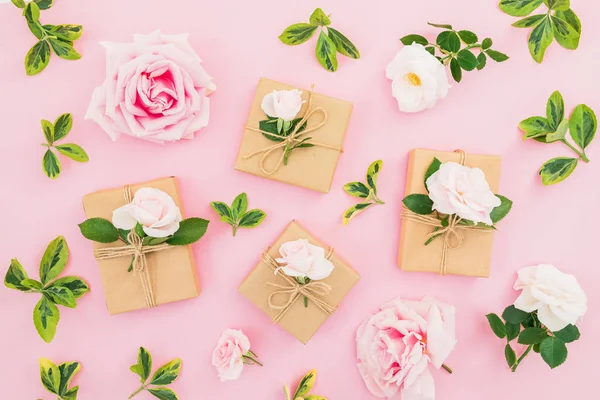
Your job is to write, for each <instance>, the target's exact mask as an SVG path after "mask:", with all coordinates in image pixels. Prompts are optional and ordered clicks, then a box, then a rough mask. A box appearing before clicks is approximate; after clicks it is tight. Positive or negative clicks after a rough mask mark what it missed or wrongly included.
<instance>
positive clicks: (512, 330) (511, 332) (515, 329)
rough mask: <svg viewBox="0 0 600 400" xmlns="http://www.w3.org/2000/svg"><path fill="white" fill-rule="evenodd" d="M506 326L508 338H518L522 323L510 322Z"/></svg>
mask: <svg viewBox="0 0 600 400" xmlns="http://www.w3.org/2000/svg"><path fill="white" fill-rule="evenodd" d="M505 328H506V340H508V341H509V342H510V341H512V340H514V339H516V338H517V337H518V336H519V332H520V331H521V325H519V324H509V323H508V322H507V323H506V324H505Z"/></svg>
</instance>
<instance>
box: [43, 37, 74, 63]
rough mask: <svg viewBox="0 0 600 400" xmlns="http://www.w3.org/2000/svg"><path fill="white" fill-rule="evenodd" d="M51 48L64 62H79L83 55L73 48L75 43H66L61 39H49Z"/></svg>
mask: <svg viewBox="0 0 600 400" xmlns="http://www.w3.org/2000/svg"><path fill="white" fill-rule="evenodd" d="M48 40H49V41H50V46H52V50H54V53H56V55H57V56H59V57H60V58H62V59H64V60H79V59H80V58H81V54H79V53H78V52H77V51H76V50H75V48H74V47H73V42H65V41H64V40H61V39H53V38H49V39H48Z"/></svg>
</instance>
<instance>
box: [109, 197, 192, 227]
mask: <svg viewBox="0 0 600 400" xmlns="http://www.w3.org/2000/svg"><path fill="white" fill-rule="evenodd" d="M181 220H182V217H181V211H180V210H179V207H177V204H175V201H174V200H173V198H172V197H171V196H169V195H168V194H167V193H165V192H163V191H162V190H158V189H154V188H141V189H139V190H138V191H137V192H135V195H134V196H133V201H132V202H131V203H129V204H125V205H124V206H123V207H119V208H117V209H116V210H115V211H113V216H112V223H113V225H114V226H115V227H117V228H118V229H125V230H130V229H133V228H135V226H136V225H137V223H139V224H140V225H142V228H143V229H144V232H145V233H146V235H148V236H151V237H156V238H162V237H167V236H171V235H172V234H174V233H175V232H177V230H178V229H179V223H180V222H181Z"/></svg>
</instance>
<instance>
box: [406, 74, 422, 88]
mask: <svg viewBox="0 0 600 400" xmlns="http://www.w3.org/2000/svg"><path fill="white" fill-rule="evenodd" d="M404 79H405V80H406V81H407V82H408V83H410V84H411V85H412V86H421V78H419V76H418V75H417V74H415V73H414V72H409V73H408V74H406V75H404Z"/></svg>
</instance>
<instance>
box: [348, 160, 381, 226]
mask: <svg viewBox="0 0 600 400" xmlns="http://www.w3.org/2000/svg"><path fill="white" fill-rule="evenodd" d="M382 167H383V161H381V160H377V161H374V162H373V163H371V165H370V166H369V169H368V170H367V184H366V185H365V184H364V183H362V182H350V183H347V184H345V185H344V190H345V191H346V193H348V194H349V195H350V196H354V197H359V198H361V199H364V200H363V201H362V202H361V203H358V204H355V205H353V206H352V207H350V208H349V209H347V210H346V211H344V215H343V221H344V225H348V222H350V220H351V219H352V218H354V217H355V216H357V215H358V214H360V213H361V212H363V211H364V210H366V209H367V208H369V207H371V206H372V205H374V204H385V203H384V202H383V201H381V200H380V199H379V197H377V176H378V175H379V172H380V171H381V168H382Z"/></svg>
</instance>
